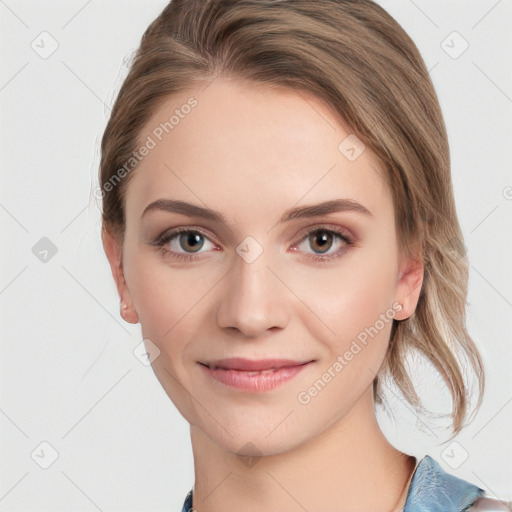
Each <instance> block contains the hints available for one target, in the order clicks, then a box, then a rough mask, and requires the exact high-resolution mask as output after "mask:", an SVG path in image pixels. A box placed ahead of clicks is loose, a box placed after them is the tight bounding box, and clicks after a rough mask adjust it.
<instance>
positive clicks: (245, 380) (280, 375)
mask: <svg viewBox="0 0 512 512" xmlns="http://www.w3.org/2000/svg"><path fill="white" fill-rule="evenodd" d="M313 362H314V361H312V360H311V361H305V362H302V361H293V360H290V359H260V360H251V359H244V358H238V357H236V358H229V359H220V360H217V361H212V362H211V363H199V364H200V366H201V368H202V369H203V371H204V372H205V373H206V374H207V375H208V376H210V377H211V378H213V379H214V380H216V381H217V382H220V383H221V384H224V385H226V386H230V387H234V388H238V389H241V390H245V391H253V392H263V391H270V390H272V389H275V388H276V387H278V386H280V385H282V384H284V383H285V382H287V381H289V380H291V379H292V378H293V377H295V376H296V375H297V374H298V373H299V372H301V371H302V370H303V369H304V368H305V367H307V366H309V364H310V363H313Z"/></svg>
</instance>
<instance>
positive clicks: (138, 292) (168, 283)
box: [126, 250, 218, 343]
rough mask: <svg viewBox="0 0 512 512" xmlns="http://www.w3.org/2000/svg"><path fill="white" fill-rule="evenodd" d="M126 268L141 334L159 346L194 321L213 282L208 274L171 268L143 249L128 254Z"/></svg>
mask: <svg viewBox="0 0 512 512" xmlns="http://www.w3.org/2000/svg"><path fill="white" fill-rule="evenodd" d="M126 265H127V272H126V280H127V283H128V286H129V289H130V294H131V298H132V301H133V303H134V307H135V309H136V311H137V313H138V315H139V321H140V324H141V326H142V329H143V332H145V333H147V335H148V337H149V338H151V337H152V336H153V337H154V338H155V339H156V340H160V342H162V343H165V342H166V340H168V339H170V338H175V337H176V336H175V333H176V332H177V331H182V332H183V330H184V329H186V327H187V325H190V323H191V322H193V321H194V313H195V312H196V310H197V309H199V308H198V306H200V303H201V301H202V300H203V299H204V298H205V297H206V295H207V294H208V291H209V290H210V289H211V288H212V286H213V285H214V284H215V281H216V275H214V273H212V272H211V271H210V272H206V270H205V269H204V268H203V269H201V268H199V267H198V268H197V269H181V270H180V269H179V268H171V267H170V266H169V265H167V264H166V263H165V258H164V257H163V256H160V255H159V254H157V253H156V252H155V253H151V252H150V251H146V250H143V251H142V250H140V251H138V252H135V251H133V252H132V253H130V252H128V251H127V258H126ZM210 270H211V269H210ZM217 280H218V277H217ZM180 339H182V337H180Z"/></svg>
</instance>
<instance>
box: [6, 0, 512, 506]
mask: <svg viewBox="0 0 512 512" xmlns="http://www.w3.org/2000/svg"><path fill="white" fill-rule="evenodd" d="M380 3H381V4H382V5H383V6H384V7H385V8H386V9H387V10H388V11H389V12H390V13H391V14H392V15H393V16H394V17H395V18H396V19H397V20H398V21H399V22H400V23H401V24H402V26H403V27H404V28H405V29H406V31H407V32H408V33H409V34H410V35H411V37H412V38H413V39H414V41H415V42H416V44H417V45H418V47H419V48H420V51H421V52H422V54H423V56H424V59H425V61H426V64H427V66H428V68H429V69H430V70H431V75H432V79H433V81H434V84H435V86H436V89H437V91H438V95H439V98H440V102H441V106H442V108H443V111H444V115H445V120H446V124H447V127H448V132H449V137H450V144H451V151H452V165H453V180H454V186H455V193H456V201H457V205H458V211H459V215H460V221H461V224H462V227H463V231H464V234H465V237H466V246H467V248H468V253H469V257H470V261H471V279H470V293H469V298H468V300H469V308H468V315H469V318H468V322H469V328H470V331H471V333H472V335H473V336H474V338H475V340H476V342H477V343H478V346H479V348H480V349H481V351H482V355H483V357H484V359H485V364H486V367H487V378H488V386H487V392H486V396H485V400H484V404H483V406H482V408H481V410H480V412H479V413H478V414H477V415H476V417H475V420H474V421H473V423H472V424H471V425H470V426H468V427H467V428H466V429H465V430H464V431H463V432H462V433H461V434H460V435H459V436H457V438H456V439H455V440H454V441H453V442H446V440H447V439H448V434H447V432H446V431H444V430H442V429H440V428H438V427H435V426H433V424H431V423H427V422H426V420H425V419H423V418H417V417H416V415H415V414H414V412H412V410H411V409H410V407H408V406H406V405H405V404H404V403H403V402H402V401H401V400H400V398H399V397H398V396H396V394H395V392H394V391H393V390H392V389H390V393H389V403H390V405H391V407H392V411H393V414H390V413H385V412H382V413H379V421H380V422H381V425H382V428H383V429H384V431H385V432H386V434H387V435H388V437H389V438H390V440H391V441H392V442H393V443H394V444H395V445H396V446H397V447H398V448H399V449H401V450H403V451H406V452H408V453H411V454H413V455H415V456H417V457H422V456H423V455H425V454H427V453H428V454H430V455H431V456H432V457H434V458H435V459H436V460H438V461H439V462H440V463H441V464H442V465H443V467H444V468H445V469H446V470H448V471H450V472H452V473H453V474H455V475H457V476H460V477H461V478H465V479H468V480H470V481H472V482H474V483H476V484H477V485H480V486H481V487H483V488H485V489H486V490H488V491H489V493H490V494H491V495H492V496H497V497H500V498H507V499H512V457H511V455H512V440H511V435H510V425H511V424H512V387H511V383H510V361H511V359H512V358H511V356H512V339H511V332H512V329H511V327H512V321H511V320H512V270H511V267H510V262H511V261H512V244H511V221H512V173H511V167H510V164H511V161H512V158H511V146H512V144H511V143H512V138H511V132H512V129H511V122H510V120H511V114H512V77H511V68H510V54H511V49H512V48H511V47H512V44H511V37H510V20H511V19H512V2H511V1H510V0H500V1H496V0H478V1H476V0H472V1H469V0H460V1H427V0H415V1H414V2H413V1H411V0H408V1H406V0H400V1H399V0H393V1H392V0H381V2H380ZM165 5H166V1H165V0H158V1H156V0H151V1H148V0H146V1H144V2H142V0H138V1H133V0H130V1H128V0H123V1H121V0H108V1H107V0H89V1H85V0H77V1H74V0H73V1H65V2H64V1H59V2H57V1H54V2H41V1H35V0H33V1H22V0H0V37H1V44H2V49H3V52H2V65H1V75H0V104H1V126H0V129H1V136H0V141H1V152H0V158H1V165H2V167H1V168H2V174H1V187H0V225H1V228H2V231H1V233H2V251H1V264H2V266H1V273H0V305H1V315H0V327H1V361H0V372H1V374H0V379H1V382H0V436H1V444H0V511H2V512H3V511H29V510H30V511H52V512H57V511H84V512H87V511H94V510H102V511H105V512H106V511H179V510H181V506H182V503H183V500H184V497H185V494H186V492H187V491H188V490H189V489H190V488H191V487H192V484H193V466H192V453H191V448H190V442H189V436H188V424H187V423H186V422H185V420H183V418H182V417H181V416H180V414H179V413H178V412H177V411H176V409H175V408H174V406H173V404H172V402H171V401H170V400H169V399H168V397H167V395H166V394H165V393H164V392H163V390H162V388H161V386H160V384H159V383H158V381H157V380H156V377H155V376H154V374H153V372H152V370H151V368H150V367H146V366H144V365H143V364H142V363H141V362H140V361H139V360H138V359H137V358H136V357H135V356H134V354H133V350H134V349H135V348H136V347H137V346H138V345H139V344H140V343H141V341H142V340H141V334H140V326H138V325H137V326H132V325H130V324H126V323H125V322H124V321H123V320H122V319H121V317H120V316H119V309H118V308H119V300H118V296H117V292H116V289H115V286H114V282H113V280H112V277H111V274H110V269H109V267H108V263H107V260H106V257H105V256H104V253H103V250H102V247H101V244H100V214H99V207H98V200H97V199H96V198H95V197H94V195H93V190H94V189H95V187H96V186H97V171H98V164H99V143H100V139H101V135H102V132H103V129H104V127H105V124H106V121H107V118H108V114H109V106H110V105H111V104H112V102H113V99H114V97H115V94H116V92H117V90H118V88H119V86H120V85H121V82H122V79H123V77H124V76H125V74H126V65H127V59H128V58H129V57H130V55H131V53H132V52H133V51H134V50H135V49H136V47H137V46H138V42H139V40H140V36H141V35H142V33H143V31H144V29H145V28H146V27H147V25H148V24H149V23H150V22H151V21H152V20H153V19H154V18H155V16H156V15H157V14H158V13H159V12H160V11H161V10H162V8H163V7H164V6H165ZM42 32H48V34H49V35H46V34H43V35H41V33H42ZM454 32H457V34H454ZM55 44H58V48H57V49H56V50H55V51H54V53H52V54H51V55H47V54H48V53H49V52H50V51H51V50H52V45H55ZM466 44H468V45H469V46H468V48H467V49H466V51H464V52H463V53H461V52H462V50H463V49H464V48H465V45H466ZM459 54H460V55H459ZM43 57H46V58H43ZM43 238H45V239H44V240H42V241H41V239H43ZM47 239H48V240H47ZM52 248H53V252H55V250H56V251H57V252H56V253H55V254H53V252H52ZM45 251H48V252H45ZM420 369H421V367H420ZM435 382H436V380H435V376H434V375H433V374H432V373H431V372H429V370H428V368H423V369H422V370H421V371H419V373H418V385H419V387H420V388H421V390H422V391H425V393H426V397H427V405H428V404H430V405H433V406H434V407H437V409H439V407H440V404H441V405H442V404H444V405H445V406H446V404H449V402H447V398H446V396H445V393H443V392H442V391H441V388H439V387H438V386H437V384H435ZM443 396H444V398H443ZM42 442H46V443H49V444H43V445H41V443H42ZM55 456H57V458H56V460H55V461H53V458H54V457H55ZM46 465H48V466H49V467H48V468H47V469H43V468H42V467H41V466H46Z"/></svg>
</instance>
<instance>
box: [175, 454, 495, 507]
mask: <svg viewBox="0 0 512 512" xmlns="http://www.w3.org/2000/svg"><path fill="white" fill-rule="evenodd" d="M484 492H485V491H484V490H483V489H481V488H480V487H478V486H476V485H474V484H472V483H470V482H467V481H466V480H462V479H461V478H458V477H456V476H453V475H451V474H449V473H447V472H446V471H444V469H443V468H442V467H441V466H440V465H439V464H438V463H437V462H436V461H435V460H434V459H433V458H432V457H430V456H429V455H426V456H425V457H424V458H423V459H421V461H420V462H419V463H418V465H417V466H416V469H415V470H414V473H413V475H412V479H411V481H410V485H409V490H408V492H407V499H406V502H405V506H404V508H403V512H463V511H466V510H468V508H469V507H470V506H471V505H472V504H473V503H474V502H475V500H476V499H477V498H478V497H480V496H482V495H483V494H484ZM192 496H193V492H192V491H190V492H189V493H188V494H187V497H186V499H185V503H184V504H183V508H182V509H181V512H189V511H190V509H191V508H192Z"/></svg>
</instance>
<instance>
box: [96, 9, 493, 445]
mask: <svg viewBox="0 0 512 512" xmlns="http://www.w3.org/2000/svg"><path fill="white" fill-rule="evenodd" d="M218 76H222V77H226V78H234V79H238V80H243V81H246V82H248V83H253V84H258V85H262V86H266V87H269V88H272V87H286V88H288V89H292V90H297V91H304V92H309V93H311V94H313V95H314V96H315V97H317V98H319V99H321V100H324V101H325V102H326V103H327V104H328V105H329V106H330V108H331V109H332V110H333V112H335V113H338V114H339V115H340V116H341V117H342V118H343V119H344V120H345V122H346V124H347V125H348V126H349V127H350V129H351V130H352V132H353V133H354V134H355V135H356V136H357V137H358V138H359V139H360V140H361V141H362V142H363V143H364V144H365V146H367V147H369V148H371V150H372V151H373V152H374V153H375V154H376V156H377V157H378V159H379V161H380V162H381V163H382V166H383V169H384V175H385V176H384V177H385V179H386V181H387V184H388V185H389V188H390V190H391V193H392V198H393V203H394V207H395V214H396V215H395V223H396V229H397V233H398V240H399V244H400V245H401V248H404V249H405V250H407V251H409V252H410V251H411V250H412V249H413V248H417V250H418V251H419V253H420V255H421V258H422V260H423V262H424V268H425V271H424V276H423V283H422V288H421V291H420V296H419V300H418V304H417V307H416V310H415V312H414V313H413V315H412V316H411V317H409V318H408V319H406V320H402V321H397V320H393V326H392V329H391V337H390V343H389V347H388V351H387V353H386V357H385V360H384V362H383V364H382V366H381V368H380V370H379V373H378V375H377V376H376V377H375V380H374V382H373V391H374V398H375V402H376V403H382V401H383V389H382V388H383V378H384V377H385V376H388V377H391V379H392V380H393V381H394V383H395V384H396V385H397V386H398V388H399V390H400V391H401V392H402V393H403V395H404V397H405V398H406V399H407V401H408V402H409V403H410V404H411V405H413V406H415V407H416V408H422V405H421V400H420V399H419V397H418V394H417V392H416V391H415V389H414V385H413V382H412V380H411V378H410V376H409V374H408V372H407V370H406V364H405V363H406V357H407V355H408V354H409V353H410V351H411V350H416V351H418V352H419V353H420V354H421V355H422V356H425V357H426V358H427V359H428V360H429V361H430V363H431V364H432V365H433V366H434V368H435V369H436V370H437V371H438V372H439V374H440V375H441V377H442V379H443V381H444V383H445V385H446V387H447V388H448V390H449V392H450V395H451V413H450V416H451V427H452V431H453V433H454V435H455V434H456V433H458V432H459V430H460V429H461V428H462V426H463V423H464V421H465V419H466V417H467V416H468V410H469V398H470V397H469V396H468V392H467V388H466V380H465V377H464V368H463V363H464V362H469V364H470V366H471V369H472V370H473V371H474V373H475V375H476V377H477V381H478V403H477V404H476V409H478V408H479V407H480V404H481V401H482V396H483V392H484V368H483V363H482V359H481V356H480V354H479V352H478V350H477V348H476V346H475V344H474V342H473V340H472V339H471V337H470V335H469V333H468V331H467V329H466V318H465V315H466V297H467V291H468V261H467V256H466V251H465V247H464V243H463V237H462V233H461V229H460V226H459V221H458V219H457V214H456V208H455V202H454V196H453V187H452V182H451V174H450V154H449V146H448V138H447V133H446V128H445V124H444V120H443V117H442V113H441V109H440V106H439V102H438V99H437V95H436V92H435V90H434V86H433V84H432V82H431V79H430V76H429V73H428V70H427V68H426V66H425V63H424V61H423V59H422V57H421V55H420V52H419V50H418V49H417V47H416V46H415V44H414V42H413V41H412V40H411V39H410V37H409V36H408V35H407V34H406V33H405V31H404V30H403V29H402V27H401V26H400V25H399V24H398V23H397V22H396V21H395V20H394V19H393V18H392V17H391V16H390V15H389V14H388V13H387V12H386V11H385V10H384V9H382V8H381V7H380V6H379V5H377V4H376V3H374V2H373V1H371V0H172V1H171V2H170V3H169V4H168V5H167V6H166V7H165V8H164V9H163V11H162V12H161V14H160V15H159V16H158V17H157V18H156V19H155V20H154V21H153V22H152V23H151V24H150V25H149V27H148V28H147V29H146V31H145V33H144V35H143V36H142V39H141V44H140V47H139V48H138V49H137V51H136V53H135V56H134V58H133V61H132V63H131V67H130V70H129V72H128V75H127V77H126V78H125V80H124V82H123V84H122V86H121V88H120V90H119V93H118V96H117V99H116V101H115V103H114V105H113V108H112V112H111V116H110V119H109V121H108V123H107V126H106V129H105V131H104V134H103V138H102V142H101V163H100V176H99V178H100V185H101V190H102V192H101V194H102V197H103V208H102V223H103V229H104V230H106V231H108V232H109V233H111V234H112V235H115V236H118V237H120V238H121V240H122V239H123V237H124V228H125V209H124V208H125V195H126V190H127V187H128V185H129V183H130V179H131V177H132V176H133V175H134V172H133V170H134V169H135V168H136V165H132V168H131V169H127V167H126V163H127V162H130V161H133V158H132V157H133V154H134V151H135V150H136V149H137V147H138V145H139V144H140V141H139V136H140V134H141V131H142V130H143V128H144V127H145V125H146V124H147V123H148V122H149V121H150V119H151V118H152V116H153V114H155V113H156V112H157V110H158V108H159V106H160V105H161V104H162V103H163V101H165V100H166V99H168V97H169V96H170V95H173V94H176V93H179V92H182V91H186V90H187V88H190V87H192V86H193V85H194V83H195V82H198V81H205V80H209V81H211V80H214V79H215V78H216V77H218ZM122 169H124V172H123V173H121V172H120V171H121V170H122ZM119 176H121V177H122V178H123V179H119ZM113 178H117V181H118V183H116V182H114V181H113ZM109 184H110V186H109ZM113 185H114V186H113Z"/></svg>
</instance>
